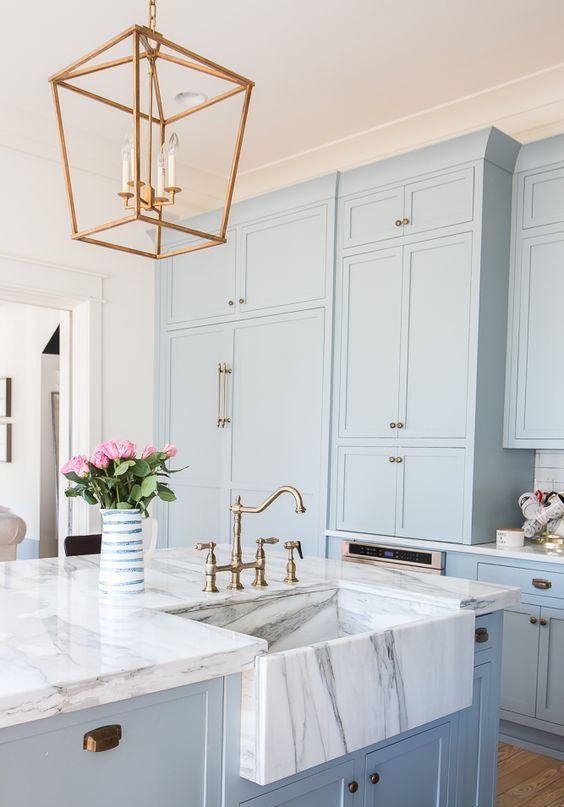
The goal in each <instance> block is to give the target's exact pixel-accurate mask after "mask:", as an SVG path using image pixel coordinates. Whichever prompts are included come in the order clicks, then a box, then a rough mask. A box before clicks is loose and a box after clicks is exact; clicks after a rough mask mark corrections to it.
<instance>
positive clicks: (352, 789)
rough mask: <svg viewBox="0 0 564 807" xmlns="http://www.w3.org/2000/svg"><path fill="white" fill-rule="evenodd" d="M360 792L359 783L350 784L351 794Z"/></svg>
mask: <svg viewBox="0 0 564 807" xmlns="http://www.w3.org/2000/svg"><path fill="white" fill-rule="evenodd" d="M357 790H358V782H349V793H356V791H357Z"/></svg>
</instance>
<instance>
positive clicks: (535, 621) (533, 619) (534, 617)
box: [529, 616, 538, 625]
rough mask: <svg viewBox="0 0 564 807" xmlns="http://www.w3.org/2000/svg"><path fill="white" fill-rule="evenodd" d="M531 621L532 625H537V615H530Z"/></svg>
mask: <svg viewBox="0 0 564 807" xmlns="http://www.w3.org/2000/svg"><path fill="white" fill-rule="evenodd" d="M529 622H530V623H531V625H536V624H537V622H538V619H537V618H536V616H530V617H529Z"/></svg>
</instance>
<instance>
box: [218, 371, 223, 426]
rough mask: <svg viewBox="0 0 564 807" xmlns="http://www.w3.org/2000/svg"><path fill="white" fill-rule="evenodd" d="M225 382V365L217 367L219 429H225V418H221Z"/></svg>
mask: <svg viewBox="0 0 564 807" xmlns="http://www.w3.org/2000/svg"><path fill="white" fill-rule="evenodd" d="M222 381H223V365H222V364H218V365H217V428H218V429H219V428H221V427H223V418H222V417H221V385H222Z"/></svg>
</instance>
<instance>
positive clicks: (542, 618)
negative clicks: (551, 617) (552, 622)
mask: <svg viewBox="0 0 564 807" xmlns="http://www.w3.org/2000/svg"><path fill="white" fill-rule="evenodd" d="M540 623H541V625H542V626H543V628H546V626H547V625H548V619H545V617H544V616H542V617H541V620H540Z"/></svg>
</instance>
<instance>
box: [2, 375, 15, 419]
mask: <svg viewBox="0 0 564 807" xmlns="http://www.w3.org/2000/svg"><path fill="white" fill-rule="evenodd" d="M9 417H12V379H11V378H0V418H9Z"/></svg>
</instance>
